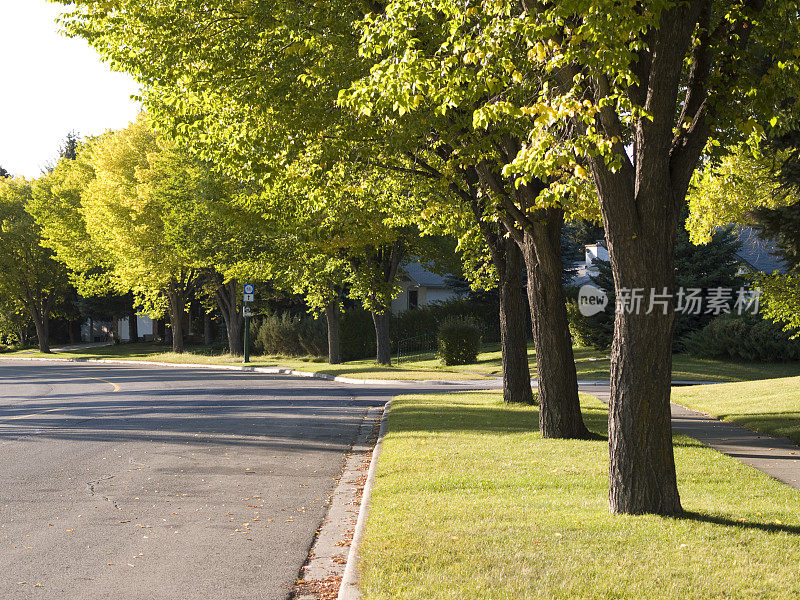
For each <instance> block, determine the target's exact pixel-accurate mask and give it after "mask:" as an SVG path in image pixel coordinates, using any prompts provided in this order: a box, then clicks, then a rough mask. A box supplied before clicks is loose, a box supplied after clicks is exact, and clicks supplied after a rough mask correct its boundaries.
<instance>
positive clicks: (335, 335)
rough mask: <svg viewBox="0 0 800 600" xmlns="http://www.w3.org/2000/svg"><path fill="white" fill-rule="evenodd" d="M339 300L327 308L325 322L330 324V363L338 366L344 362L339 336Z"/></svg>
mask: <svg viewBox="0 0 800 600" xmlns="http://www.w3.org/2000/svg"><path fill="white" fill-rule="evenodd" d="M339 317H340V315H339V299H338V298H337V299H336V300H334V301H333V302H331V303H330V304H328V306H326V307H325V320H326V321H327V322H328V362H329V363H330V364H332V365H338V364H339V363H341V362H342V354H341V349H340V343H339V340H340V336H339V321H340V319H339Z"/></svg>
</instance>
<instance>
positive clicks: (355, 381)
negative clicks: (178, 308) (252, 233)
mask: <svg viewBox="0 0 800 600" xmlns="http://www.w3.org/2000/svg"><path fill="white" fill-rule="evenodd" d="M4 360H6V361H14V360H23V361H38V362H73V363H100V364H111V365H146V366H155V367H172V368H184V369H212V370H214V369H216V370H223V371H243V372H246V373H265V374H268V375H294V376H295V377H308V378H311V379H322V380H324V381H335V382H338V383H347V384H352V385H387V386H389V385H397V384H398V383H428V384H437V385H458V384H461V385H463V384H465V383H470V382H486V381H487V380H488V381H491V380H492V379H494V378H487V377H484V378H480V379H359V378H356V377H348V376H346V375H330V374H328V373H317V372H315V371H300V370H297V369H292V368H289V367H249V366H245V365H218V364H209V363H170V362H160V361H155V360H125V359H113V358H57V357H53V358H44V357H40V356H27V357H12V356H2V357H0V361H4ZM432 374H434V373H432Z"/></svg>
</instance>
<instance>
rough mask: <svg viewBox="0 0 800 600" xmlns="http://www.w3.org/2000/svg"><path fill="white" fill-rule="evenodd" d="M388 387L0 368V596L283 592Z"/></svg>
mask: <svg viewBox="0 0 800 600" xmlns="http://www.w3.org/2000/svg"><path fill="white" fill-rule="evenodd" d="M396 392H397V390H395V389H388V388H385V389H382V390H372V391H370V390H367V389H364V388H361V389H359V388H357V387H353V386H345V385H341V384H335V383H328V382H323V381H318V380H312V379H299V378H292V377H283V376H270V375H258V374H252V373H242V372H236V371H212V370H203V369H182V368H181V369H178V368H169V367H151V366H146V367H145V366H116V365H91V364H74V363H46V362H25V363H23V362H6V361H3V363H2V364H0V548H2V551H1V552H0V598H3V599H6V598H8V599H17V598H21V599H22V598H37V599H54V600H56V599H57V600H72V599H75V600H77V599H80V600H92V599H100V598H102V599H104V600H112V599H117V598H119V599H122V598H124V599H125V600H137V599H147V600H155V599H167V598H168V599H170V600H173V599H176V598H181V599H190V600H200V599H202V600H214V599H225V600H234V599H239V598H242V599H244V598H248V599H250V598H264V599H282V598H286V597H287V595H288V593H289V591H290V589H291V586H292V584H293V582H294V581H295V579H296V578H297V576H298V572H299V569H300V567H301V566H302V565H303V563H304V562H305V559H306V556H307V553H308V549H309V547H310V545H311V543H312V541H313V538H314V534H315V531H316V529H317V527H318V526H319V525H320V523H321V522H322V520H323V518H324V516H325V510H326V507H325V503H326V499H327V497H328V494H330V493H331V492H332V490H333V488H334V486H335V478H336V477H337V476H338V475H339V473H340V472H341V468H342V465H343V463H344V458H345V453H346V452H347V450H348V448H349V447H350V445H351V444H352V442H353V440H354V438H355V436H356V433H357V430H358V427H359V426H360V424H361V421H362V419H363V417H364V415H365V413H366V410H367V408H368V407H369V406H374V405H376V404H381V403H383V402H385V401H386V399H388V398H389V397H391V396H392V395H394V394H395V393H396Z"/></svg>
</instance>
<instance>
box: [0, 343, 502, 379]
mask: <svg viewBox="0 0 800 600" xmlns="http://www.w3.org/2000/svg"><path fill="white" fill-rule="evenodd" d="M165 348H166V347H165V346H163V345H157V344H152V343H137V344H120V345H116V346H99V347H93V348H87V349H84V350H75V351H72V352H57V353H52V354H42V353H41V352H38V351H35V350H22V351H19V352H10V353H6V354H3V355H2V356H3V357H5V358H14V357H33V358H56V359H57V358H75V359H111V360H147V361H154V362H163V363H179V364H186V363H198V364H215V365H241V364H242V357H240V356H239V357H236V356H231V355H230V354H222V355H220V354H211V353H209V350H208V348H206V347H203V346H197V347H188V348H187V350H186V352H184V353H183V354H176V353H174V352H168V351H165ZM249 364H250V366H253V367H286V368H289V369H295V370H298V371H307V372H314V373H326V374H329V375H337V376H338V375H341V376H347V377H354V378H364V379H398V380H400V379H403V380H426V379H448V380H466V379H483V378H487V377H489V376H490V375H488V374H484V373H478V372H477V370H475V372H472V373H470V372H467V371H465V370H454V369H450V368H449V367H447V368H437V369H431V368H428V367H425V366H421V365H420V364H419V363H415V362H409V363H402V364H401V365H399V366H393V367H382V366H379V365H376V364H375V360H374V359H365V360H356V361H350V362H347V363H344V364H340V365H330V364H328V363H326V362H324V358H320V357H306V358H297V357H286V356H251V358H250V363H249Z"/></svg>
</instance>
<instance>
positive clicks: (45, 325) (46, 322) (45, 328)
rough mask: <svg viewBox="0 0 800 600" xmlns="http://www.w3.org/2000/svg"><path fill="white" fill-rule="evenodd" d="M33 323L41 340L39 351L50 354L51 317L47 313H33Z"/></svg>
mask: <svg viewBox="0 0 800 600" xmlns="http://www.w3.org/2000/svg"><path fill="white" fill-rule="evenodd" d="M33 325H34V327H36V337H37V338H38V340H39V352H44V353H45V354H50V317H49V315H47V314H44V315H42V314H35V313H34V315H33Z"/></svg>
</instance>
